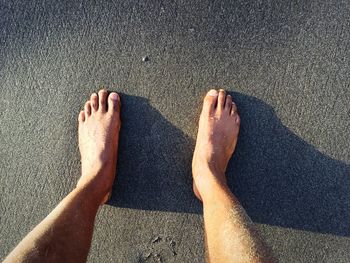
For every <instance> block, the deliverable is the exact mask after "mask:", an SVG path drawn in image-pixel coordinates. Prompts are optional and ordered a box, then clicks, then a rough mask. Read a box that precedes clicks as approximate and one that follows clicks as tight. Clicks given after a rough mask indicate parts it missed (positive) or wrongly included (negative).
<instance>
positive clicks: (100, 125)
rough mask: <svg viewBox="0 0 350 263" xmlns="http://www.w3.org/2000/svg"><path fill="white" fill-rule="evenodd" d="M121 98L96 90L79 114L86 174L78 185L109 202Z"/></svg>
mask: <svg viewBox="0 0 350 263" xmlns="http://www.w3.org/2000/svg"><path fill="white" fill-rule="evenodd" d="M120 125H121V122H120V97H119V95H118V94H117V93H115V92H112V93H111V94H109V95H108V92H107V91H106V90H100V91H99V92H98V94H96V93H93V94H92V95H91V98H90V100H88V101H87V102H86V103H85V107H84V111H81V112H80V114H79V149H80V154H81V164H82V167H81V171H82V175H81V178H80V179H79V181H78V184H77V187H81V188H85V187H87V188H90V189H91V191H92V192H91V194H95V195H96V198H100V199H101V203H105V202H106V201H107V200H108V198H109V195H110V192H111V189H112V185H113V182H114V178H115V172H116V163H117V152H118V139H119V130H120Z"/></svg>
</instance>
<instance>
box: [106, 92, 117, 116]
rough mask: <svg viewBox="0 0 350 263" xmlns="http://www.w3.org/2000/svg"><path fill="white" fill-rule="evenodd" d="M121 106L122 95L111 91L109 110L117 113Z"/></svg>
mask: <svg viewBox="0 0 350 263" xmlns="http://www.w3.org/2000/svg"><path fill="white" fill-rule="evenodd" d="M119 107H120V97H119V95H118V93H116V92H111V94H109V96H108V112H110V113H112V114H113V113H116V112H119Z"/></svg>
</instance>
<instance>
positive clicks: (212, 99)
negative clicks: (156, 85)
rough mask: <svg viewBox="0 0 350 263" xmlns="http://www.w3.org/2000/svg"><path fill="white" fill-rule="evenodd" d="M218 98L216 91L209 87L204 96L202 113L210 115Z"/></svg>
mask: <svg viewBox="0 0 350 263" xmlns="http://www.w3.org/2000/svg"><path fill="white" fill-rule="evenodd" d="M217 100H218V92H217V91H216V90H215V89H211V90H210V91H209V92H208V93H207V95H206V96H205V98H204V103H203V113H204V114H206V115H210V114H212V113H213V112H214V110H215V107H216V103H217Z"/></svg>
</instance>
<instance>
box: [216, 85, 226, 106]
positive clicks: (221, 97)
mask: <svg viewBox="0 0 350 263" xmlns="http://www.w3.org/2000/svg"><path fill="white" fill-rule="evenodd" d="M225 97H226V92H225V91H224V90H223V89H220V90H219V98H218V108H219V109H223V108H224V106H225Z"/></svg>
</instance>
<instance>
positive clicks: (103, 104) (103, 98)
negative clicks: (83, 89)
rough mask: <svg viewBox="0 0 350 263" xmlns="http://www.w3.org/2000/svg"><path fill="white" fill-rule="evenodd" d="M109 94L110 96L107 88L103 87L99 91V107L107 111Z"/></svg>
mask: <svg viewBox="0 0 350 263" xmlns="http://www.w3.org/2000/svg"><path fill="white" fill-rule="evenodd" d="M107 96H108V93H107V90H105V89H101V90H100V91H99V92H98V99H99V106H98V109H99V110H100V111H102V112H106V110H107Z"/></svg>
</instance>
